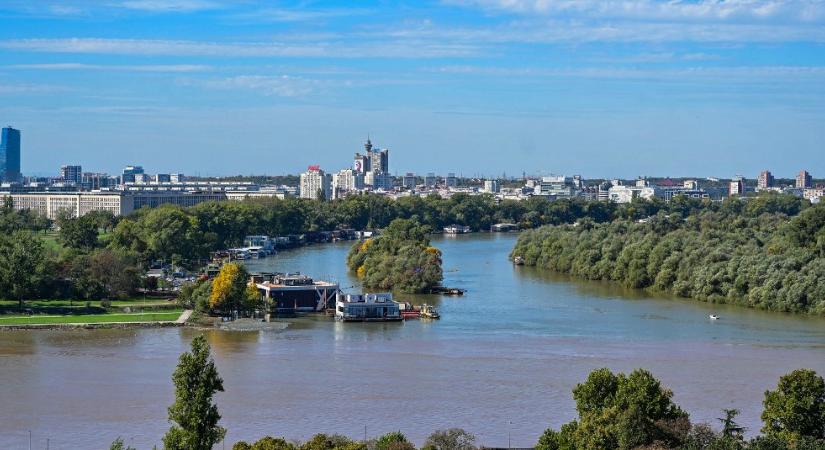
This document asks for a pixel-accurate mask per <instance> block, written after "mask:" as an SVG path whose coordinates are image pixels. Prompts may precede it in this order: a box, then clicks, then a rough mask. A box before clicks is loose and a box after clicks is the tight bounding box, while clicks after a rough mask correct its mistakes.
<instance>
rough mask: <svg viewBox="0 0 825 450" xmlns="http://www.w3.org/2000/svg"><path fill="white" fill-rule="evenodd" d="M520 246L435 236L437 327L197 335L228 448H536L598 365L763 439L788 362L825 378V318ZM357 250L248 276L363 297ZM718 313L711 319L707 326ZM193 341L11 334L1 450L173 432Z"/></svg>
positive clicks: (498, 238)
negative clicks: (279, 441) (683, 289)
mask: <svg viewBox="0 0 825 450" xmlns="http://www.w3.org/2000/svg"><path fill="white" fill-rule="evenodd" d="M515 238H516V235H514V234H503V235H496V234H474V235H466V236H458V237H453V238H450V237H444V238H436V239H434V240H433V244H434V245H436V246H437V247H439V248H440V249H441V250H442V251H443V252H444V271H445V284H446V285H448V286H451V287H452V286H454V287H459V288H465V289H467V290H468V291H467V293H466V295H465V296H464V297H443V298H442V297H437V296H412V295H410V296H399V297H398V299H399V300H409V301H412V302H414V303H422V302H428V303H435V304H436V305H437V306H438V307H439V308H440V310H441V313H442V319H441V320H440V321H437V322H434V321H408V322H404V323H373V324H352V323H347V324H343V323H337V322H333V321H331V320H330V319H328V318H326V317H318V316H312V317H306V318H300V319H296V320H293V321H292V324H291V326H290V327H289V328H288V329H286V330H285V331H281V332H276V331H256V332H225V331H212V330H210V331H207V332H206V333H207V337H208V340H209V342H210V344H211V345H212V349H213V352H214V355H215V359H216V361H217V364H218V369H219V371H220V373H221V375H222V376H223V377H224V380H225V383H224V386H225V389H226V392H225V393H223V394H219V395H218V397H217V401H218V405H219V408H220V411H221V414H222V415H223V420H222V424H223V425H224V426H225V427H227V429H228V430H229V433H228V436H227V439H226V441H227V448H228V447H229V446H230V444H231V443H232V442H235V441H237V440H240V439H255V438H258V437H261V436H263V435H265V434H270V435H278V436H285V437H287V438H288V439H306V438H308V437H309V436H311V435H312V434H315V433H318V432H326V433H340V434H345V435H348V436H350V437H353V438H362V437H363V435H364V432H365V426H366V432H367V434H368V435H369V436H375V435H378V434H381V433H384V432H388V431H394V430H399V429H400V430H402V431H403V432H405V433H406V434H407V435H408V436H410V437H411V438H412V439H413V440H414V441H415V442H416V443H419V444H420V443H421V442H422V441H423V439H424V437H425V436H426V435H427V434H429V433H430V432H432V431H433V430H435V429H437V428H447V427H453V426H457V427H462V428H465V429H467V430H468V431H471V432H473V433H475V434H477V436H478V437H479V443H481V444H483V445H487V446H507V445H508V435H509V436H511V438H512V439H511V444H512V445H513V446H531V445H533V444H534V443H535V441H536V439H537V438H538V436H539V435H540V434H541V432H542V431H543V430H544V429H545V428H546V427H547V426H548V425H553V426H555V427H558V426H559V425H560V424H562V423H564V422H567V421H569V420H570V419H572V418H573V417H574V416H575V411H574V408H573V401H572V398H571V392H570V391H571V389H572V388H573V386H574V385H575V384H576V383H578V382H581V381H583V380H584V379H585V377H586V376H587V374H588V373H589V372H590V371H591V370H592V369H594V368H598V367H604V366H607V367H610V368H611V369H614V370H620V371H628V370H631V369H633V368H635V367H644V368H647V369H650V370H651V371H652V372H653V373H654V375H656V376H657V377H659V378H660V379H661V380H662V381H663V382H664V383H665V384H666V385H667V386H668V387H670V388H672V389H673V390H674V392H675V401H676V402H677V403H678V404H680V405H681V406H682V407H683V408H685V409H686V410H687V411H688V412H690V413H691V418H692V420H693V421H695V422H702V421H707V422H711V423H713V424H714V425H715V424H716V423H715V422H716V420H715V418H716V417H719V416H720V410H721V409H722V408H737V409H740V410H742V415H741V416H740V419H741V420H740V422H741V423H742V424H743V425H744V426H746V427H748V428H749V430H750V434H754V433H755V432H757V431H758V429H759V428H760V422H759V412H760V411H761V406H762V405H761V400H762V394H763V392H764V391H765V390H766V389H769V388H773V387H774V386H775V385H776V381H777V379H778V378H779V376H781V375H783V374H785V373H787V372H789V371H791V370H792V369H795V368H799V367H809V368H812V369H815V370H817V371H818V372H820V373H823V372H825V319H821V318H810V317H804V316H792V315H786V314H777V313H768V312H762V311H754V310H748V309H744V308H737V307H730V306H717V305H708V304H703V303H699V302H694V301H689V300H677V299H667V298H656V297H655V296H651V295H648V294H646V293H644V292H640V291H634V290H628V289H624V288H621V287H619V286H617V285H615V284H609V283H600V282H581V281H573V280H571V279H569V278H567V277H564V276H559V275H553V274H548V273H544V272H540V271H537V270H535V269H532V268H527V267H514V266H512V265H511V264H510V262H509V261H508V260H507V253H508V252H509V251H510V249H511V248H512V246H513V244H514V242H515ZM350 245H351V243H346V242H345V243H336V244H325V245H317V246H310V247H305V248H301V249H297V250H292V251H288V252H283V253H281V254H279V255H277V256H275V257H272V258H268V259H261V260H255V261H251V262H249V263H248V266H249V269H250V270H252V271H255V270H268V271H301V272H304V273H306V274H309V275H312V276H314V277H317V278H322V279H334V280H335V281H338V282H339V283H340V284H341V286H342V287H344V288H345V289H346V288H349V290H351V291H353V292H358V291H360V289H359V288H358V287H356V286H355V285H356V284H357V283H356V280H355V279H354V278H353V277H351V276H349V275H348V274H347V273H346V268H345V264H344V258H345V255H346V252H347V251H348V249H349V246H350ZM711 313H713V314H718V315H719V316H720V317H721V319H720V320H718V321H710V320H708V314H711ZM199 332H200V331H197V330H193V329H188V328H187V329H140V330H84V331H22V332H4V333H3V334H2V339H0V393H2V396H0V398H2V402H3V405H4V408H3V409H2V411H0V447H2V448H11V449H14V448H21V449H22V448H28V439H29V434H28V430H32V434H33V438H34V442H35V446H34V447H35V448H43V446H44V444H45V440H46V439H47V438H48V439H49V440H50V448H51V449H61V448H65V449H71V448H100V447H104V446H107V445H108V443H110V442H111V441H112V440H113V439H114V438H116V437H117V436H122V437H123V438H124V440H125V441H126V443H131V444H133V445H134V446H136V447H138V448H150V447H151V446H152V445H155V444H159V443H160V438H161V436H162V435H163V433H164V432H165V431H166V430H167V428H168V423H167V421H166V408H167V406H168V405H169V404H170V403H171V402H172V399H173V395H172V384H171V381H170V377H171V373H172V371H173V370H174V367H175V364H176V363H177V358H178V355H179V354H180V353H181V352H183V351H186V350H187V346H188V343H189V341H190V340H191V338H192V337H193V336H194V335H195V334H196V333H199Z"/></svg>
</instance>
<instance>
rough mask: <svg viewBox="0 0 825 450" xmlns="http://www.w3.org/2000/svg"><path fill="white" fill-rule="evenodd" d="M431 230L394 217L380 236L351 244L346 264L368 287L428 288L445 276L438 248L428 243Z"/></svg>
mask: <svg viewBox="0 0 825 450" xmlns="http://www.w3.org/2000/svg"><path fill="white" fill-rule="evenodd" d="M431 233H432V229H431V228H430V227H429V226H427V225H421V224H420V223H419V222H418V221H417V220H414V219H413V220H405V219H395V220H393V221H392V222H391V223H390V224H389V226H387V228H385V229H384V230H383V232H382V234H381V236H378V237H374V238H370V239H366V240H364V241H362V242H356V243H355V244H354V245H353V246H352V248H351V249H350V251H349V254H348V255H347V261H346V262H347V268H348V269H349V270H350V271H351V272H353V273H354V274H355V275H356V276H357V277H358V279H360V280H361V281H362V283H363V284H364V287H366V288H368V289H383V290H387V291H394V292H402V293H410V294H414V293H422V292H430V291H431V290H432V289H433V288H434V287H436V286H440V284H441V281H442V280H443V279H444V274H443V271H442V268H441V251H440V250H438V249H437V248H435V247H432V246H430V238H429V236H430V234H431Z"/></svg>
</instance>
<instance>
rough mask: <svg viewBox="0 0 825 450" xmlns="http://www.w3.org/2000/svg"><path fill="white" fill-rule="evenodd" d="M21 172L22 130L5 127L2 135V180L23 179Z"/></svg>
mask: <svg viewBox="0 0 825 450" xmlns="http://www.w3.org/2000/svg"><path fill="white" fill-rule="evenodd" d="M22 178H23V177H22V176H21V174H20V130H16V129H14V128H12V127H10V126H9V127H6V128H3V131H2V137H0V180H2V181H5V182H15V181H21V179H22Z"/></svg>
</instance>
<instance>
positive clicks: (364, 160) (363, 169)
mask: <svg viewBox="0 0 825 450" xmlns="http://www.w3.org/2000/svg"><path fill="white" fill-rule="evenodd" d="M352 168H353V170H355V171H356V172H358V173H360V174H365V173H367V172H369V171H370V168H371V167H370V158H369V156H367V155H362V154H360V153H356V154H355V161H353V163H352Z"/></svg>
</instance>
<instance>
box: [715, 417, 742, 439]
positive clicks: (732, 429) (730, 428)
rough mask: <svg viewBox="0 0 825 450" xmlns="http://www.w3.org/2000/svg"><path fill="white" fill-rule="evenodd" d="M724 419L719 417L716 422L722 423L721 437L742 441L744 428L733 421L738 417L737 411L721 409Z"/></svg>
mask: <svg viewBox="0 0 825 450" xmlns="http://www.w3.org/2000/svg"><path fill="white" fill-rule="evenodd" d="M722 412H724V413H725V417H720V418H718V419H717V420H719V422H722V436H723V437H725V438H729V439H736V440H740V441H741V440H743V434H744V433H745V428H744V427H742V426H739V424H737V423H736V421H735V420H734V419H736V416H737V415H739V410H738V409H723V410H722Z"/></svg>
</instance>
